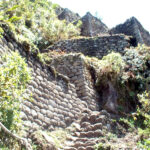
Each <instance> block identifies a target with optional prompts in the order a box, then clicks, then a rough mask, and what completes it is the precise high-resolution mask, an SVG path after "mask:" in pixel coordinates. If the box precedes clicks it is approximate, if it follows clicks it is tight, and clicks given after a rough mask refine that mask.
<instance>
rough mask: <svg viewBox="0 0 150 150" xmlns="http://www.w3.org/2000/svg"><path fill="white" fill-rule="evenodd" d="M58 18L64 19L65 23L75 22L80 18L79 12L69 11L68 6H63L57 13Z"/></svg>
mask: <svg viewBox="0 0 150 150" xmlns="http://www.w3.org/2000/svg"><path fill="white" fill-rule="evenodd" d="M58 19H60V20H66V22H67V23H70V22H75V21H77V20H79V19H80V16H79V14H77V13H74V12H72V11H70V10H69V9H68V8H65V9H63V10H62V11H61V13H59V15H58Z"/></svg>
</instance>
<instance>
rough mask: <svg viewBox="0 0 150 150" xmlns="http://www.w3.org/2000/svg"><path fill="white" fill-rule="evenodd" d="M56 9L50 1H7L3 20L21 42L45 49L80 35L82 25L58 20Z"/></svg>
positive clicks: (3, 10) (2, 6) (0, 6)
mask: <svg viewBox="0 0 150 150" xmlns="http://www.w3.org/2000/svg"><path fill="white" fill-rule="evenodd" d="M56 7H57V5H56V4H52V3H51V2H50V1H48V0H34V1H32V0H18V1H16V0H7V1H3V2H2V3H1V5H0V8H1V10H2V16H3V17H2V18H1V20H3V21H5V22H7V23H9V25H10V24H11V26H12V28H14V31H15V32H16V35H17V36H18V38H19V39H20V40H26V41H27V42H29V43H32V44H35V45H36V46H38V47H39V48H40V49H43V48H46V47H47V46H48V45H49V44H52V43H54V42H55V41H58V40H60V39H61V40H62V39H67V38H71V37H74V36H78V35H79V34H80V30H79V26H80V25H81V23H80V22H79V23H78V24H77V25H74V24H72V23H69V24H67V23H66V22H65V21H60V20H58V18H57V16H56V14H55V8H56Z"/></svg>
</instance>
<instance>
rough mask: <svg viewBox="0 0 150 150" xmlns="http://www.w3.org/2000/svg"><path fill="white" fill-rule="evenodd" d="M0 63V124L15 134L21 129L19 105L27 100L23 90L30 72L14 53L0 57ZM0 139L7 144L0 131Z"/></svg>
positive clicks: (5, 137) (4, 136) (21, 59)
mask: <svg viewBox="0 0 150 150" xmlns="http://www.w3.org/2000/svg"><path fill="white" fill-rule="evenodd" d="M0 62H1V64H0V122H1V123H3V125H4V126H5V127H6V128H7V129H9V130H10V131H12V132H14V133H16V132H18V131H19V130H20V127H21V118H20V106H21V105H20V104H21V102H22V100H23V99H26V98H29V95H27V94H25V89H26V86H27V83H28V82H29V81H30V79H31V76H30V70H29V68H28V67H27V64H26V63H25V60H24V59H23V58H21V56H19V54H18V53H16V52H12V53H10V54H6V55H4V56H2V58H0ZM0 139H1V140H4V141H5V142H6V141H7V142H8V139H7V136H6V135H5V134H4V133H3V132H2V131H0ZM5 142H4V143H5ZM5 144H6V143H5Z"/></svg>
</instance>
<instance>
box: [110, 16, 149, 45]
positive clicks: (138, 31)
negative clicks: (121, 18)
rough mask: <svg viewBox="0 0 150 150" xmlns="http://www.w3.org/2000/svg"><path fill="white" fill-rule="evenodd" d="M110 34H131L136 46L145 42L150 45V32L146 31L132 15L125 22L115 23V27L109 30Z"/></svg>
mask: <svg viewBox="0 0 150 150" xmlns="http://www.w3.org/2000/svg"><path fill="white" fill-rule="evenodd" d="M110 33H111V34H119V33H123V34H125V35H129V36H133V38H134V39H133V42H134V45H135V46H136V45H137V44H138V43H140V44H146V45H148V46H150V34H149V32H148V31H146V30H145V29H144V28H143V26H142V25H141V23H140V22H139V21H138V20H137V19H136V18H135V17H132V18H130V19H128V20H127V21H126V22H125V23H123V24H120V25H117V26H116V27H115V28H113V29H111V30H110Z"/></svg>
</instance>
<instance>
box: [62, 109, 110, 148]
mask: <svg viewBox="0 0 150 150" xmlns="http://www.w3.org/2000/svg"><path fill="white" fill-rule="evenodd" d="M75 128H76V131H75V132H73V133H72V135H71V136H70V137H68V139H67V141H66V145H67V146H65V147H64V150H94V146H95V145H96V144H98V143H99V142H100V138H99V137H103V136H105V135H104V131H103V130H106V131H107V130H111V124H110V114H109V113H107V112H106V111H104V110H103V111H100V112H98V111H94V112H90V111H89V110H85V111H84V112H83V114H82V116H81V118H80V121H79V122H78V125H77V126H76V127H75Z"/></svg>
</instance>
